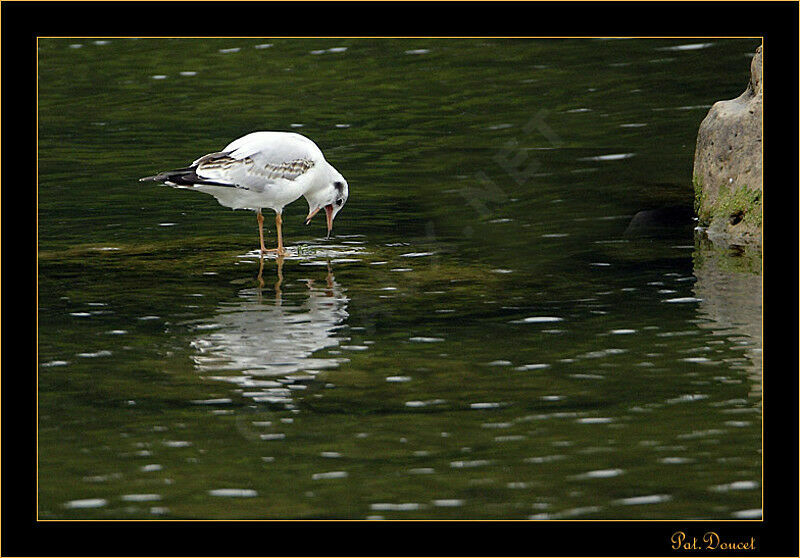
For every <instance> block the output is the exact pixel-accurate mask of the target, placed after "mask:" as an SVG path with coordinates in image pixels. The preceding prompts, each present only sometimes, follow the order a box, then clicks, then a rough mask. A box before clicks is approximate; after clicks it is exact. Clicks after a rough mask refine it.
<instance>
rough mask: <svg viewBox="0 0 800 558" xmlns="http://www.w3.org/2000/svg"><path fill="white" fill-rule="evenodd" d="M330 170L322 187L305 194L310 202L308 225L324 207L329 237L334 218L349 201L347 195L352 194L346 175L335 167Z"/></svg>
mask: <svg viewBox="0 0 800 558" xmlns="http://www.w3.org/2000/svg"><path fill="white" fill-rule="evenodd" d="M330 171H331V172H330V173H328V174H329V176H327V177H326V179H325V180H324V181H323V183H322V186H321V187H320V188H317V189H315V190H312V191H310V192H308V193H307V194H305V198H306V201H307V202H308V216H307V217H306V225H308V224H309V223H310V222H311V219H312V218H313V217H314V215H316V214H317V212H319V210H320V209H324V210H325V218H326V220H327V225H328V237H330V235H331V229H332V228H333V220H334V219H336V215H337V214H338V213H339V212H340V211H341V210H342V208H343V207H344V204H345V203H347V197H348V196H349V194H350V191H349V189H348V186H347V181H346V180H345V179H344V177H343V176H342V175H341V174H339V172H338V171H336V169H334V168H333V167H330Z"/></svg>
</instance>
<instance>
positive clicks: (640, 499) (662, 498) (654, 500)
mask: <svg viewBox="0 0 800 558" xmlns="http://www.w3.org/2000/svg"><path fill="white" fill-rule="evenodd" d="M670 500H672V496H670V495H669V494H650V495H647V496H634V497H632V498H621V499H619V500H615V502H616V503H617V504H621V505H623V506H645V505H651V504H661V503H663V502H669V501H670Z"/></svg>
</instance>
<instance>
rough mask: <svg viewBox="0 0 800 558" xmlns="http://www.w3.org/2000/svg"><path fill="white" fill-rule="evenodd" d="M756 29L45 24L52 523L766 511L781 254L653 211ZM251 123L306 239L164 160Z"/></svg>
mask: <svg viewBox="0 0 800 558" xmlns="http://www.w3.org/2000/svg"><path fill="white" fill-rule="evenodd" d="M705 43H710V44H705ZM757 44H758V43H757V41H755V40H718V39H709V40H672V41H670V40H569V41H562V40H501V39H485V40H478V39H476V40H433V39H415V40H366V39H360V40H357V39H336V40H334V39H330V40H322V39H317V40H312V39H308V40H289V39H274V40H268V39H260V40H257V39H247V40H245V39H227V40H224V39H215V40H168V39H158V40H155V39H146V40H145V39H142V40H130V39H119V40H116V39H115V40H108V41H102V40H100V41H99V44H98V41H97V40H94V39H59V40H40V41H39V52H38V64H39V65H38V69H39V120H38V124H39V185H38V186H39V190H38V219H39V221H38V250H39V259H38V266H39V267H38V296H39V298H38V302H39V314H38V325H39V330H38V354H39V369H38V388H39V397H38V420H39V437H38V451H39V454H38V464H39V467H38V479H39V494H38V506H39V518H40V519H53V518H108V519H114V518H120V519H129V518H150V519H161V518H172V519H175V518H210V519H217V518H219V519H227V518H255V519H260V518H264V519H272V518H279V519H295V518H305V519H335V518H348V519H364V518H385V519H425V518H435V519H452V518H469V519H484V518H485V519H526V518H533V519H559V518H569V519H597V518H603V519H679V518H720V519H730V518H758V517H760V508H761V412H760V410H761V379H760V375H761V357H760V346H761V339H760V308H761V301H760V276H758V275H756V274H754V273H753V270H754V269H758V267H760V261H757V262H756V263H755V264H754V263H753V261H752V259H750V260H747V261H746V262H745V263H744V264H742V265H739V264H736V263H734V264H733V265H729V263H726V262H730V261H731V258H730V257H729V255H728V254H722V255H721V256H720V255H719V250H716V251H714V250H713V249H710V248H708V246H707V243H705V242H703V241H702V238H701V237H700V236H699V235H697V234H696V233H695V231H694V230H693V228H694V223H693V222H692V221H691V220H690V218H684V219H681V220H679V222H678V223H677V224H673V225H672V226H671V227H670V228H668V229H660V230H656V231H655V232H654V231H653V230H650V231H648V230H644V231H642V230H640V229H636V230H633V227H632V228H631V230H629V228H628V225H629V223H630V222H631V219H632V217H633V216H634V215H635V214H636V213H637V212H638V211H640V210H650V209H658V208H664V207H678V208H680V209H683V210H685V211H690V210H691V207H692V203H693V200H692V196H693V191H692V186H691V166H692V158H693V152H694V143H695V137H696V130H697V126H698V124H699V123H700V121H701V120H702V118H703V117H704V116H705V114H706V112H707V110H708V108H709V107H710V105H711V104H713V102H715V101H716V100H720V99H728V98H733V97H735V96H738V95H739V94H740V93H741V91H743V90H744V87H745V85H746V83H747V80H748V78H749V62H750V58H749V55H750V54H751V53H753V52H754V50H755V48H756V46H757ZM76 45H80V47H78V46H76ZM265 45H271V46H265ZM681 45H694V46H691V47H689V48H685V47H682V46H681ZM675 47H680V48H675ZM232 49H238V50H232ZM255 130H287V131H297V132H300V133H303V134H305V135H307V136H308V137H310V138H312V139H313V140H314V141H315V142H317V144H318V145H319V146H320V147H321V148H322V150H323V152H324V153H325V154H326V157H327V158H328V160H329V161H330V162H331V163H332V164H333V165H334V166H335V167H336V168H337V169H338V170H339V171H340V172H342V174H343V175H344V176H345V177H346V178H347V180H348V182H349V184H350V200H349V202H348V204H347V206H346V207H345V208H344V210H343V211H342V212H341V213H340V215H339V217H338V218H337V220H336V223H335V227H334V235H333V237H332V238H331V239H330V240H325V238H324V232H325V231H324V224H323V222H322V219H320V220H319V221H317V222H316V223H313V224H312V225H311V226H309V227H305V226H303V224H302V223H303V218H304V216H305V213H306V211H307V207H306V204H305V202H304V201H303V200H299V201H297V202H295V203H294V204H292V205H290V206H288V207H287V208H286V210H285V212H284V236H285V239H286V243H287V246H288V247H289V249H290V250H291V251H292V252H293V255H292V256H291V257H288V258H286V259H284V260H281V261H277V260H276V259H274V258H269V257H268V258H265V259H264V260H263V261H260V258H259V256H258V253H257V251H255V249H256V247H257V246H258V235H257V225H256V219H255V217H254V215H253V214H252V212H246V211H237V212H234V211H231V210H228V209H225V208H223V207H221V206H219V205H218V204H217V202H216V201H215V200H214V199H213V198H211V197H208V196H205V195H202V194H199V193H195V192H189V191H185V190H174V189H170V188H168V187H165V186H161V185H156V184H150V183H148V184H140V183H138V182H137V179H138V178H139V177H141V176H145V175H148V174H153V173H155V172H157V171H161V170H166V169H169V168H176V167H181V166H184V165H186V164H187V163H189V162H191V161H192V160H194V159H195V158H197V157H198V156H200V155H202V154H204V153H208V152H212V151H217V150H219V149H220V148H222V147H223V146H224V145H226V144H227V143H228V142H229V141H231V140H232V139H234V138H236V137H239V136H241V135H243V134H245V133H247V132H251V131H255ZM267 223H268V224H271V220H270V219H269V218H268V219H267ZM267 242H268V243H274V242H275V240H274V227H270V228H269V238H268V241H267ZM733 261H734V262H740V261H741V259H738V260H737V259H735V258H734V259H733ZM720 293H721V294H720ZM753 293H756V295H755V296H754V295H753Z"/></svg>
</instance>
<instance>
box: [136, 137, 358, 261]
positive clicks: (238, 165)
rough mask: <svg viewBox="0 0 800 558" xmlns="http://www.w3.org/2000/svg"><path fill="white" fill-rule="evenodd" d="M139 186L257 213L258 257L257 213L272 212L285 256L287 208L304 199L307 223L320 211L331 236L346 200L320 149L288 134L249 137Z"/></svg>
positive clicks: (342, 185) (339, 179)
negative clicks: (202, 196)
mask: <svg viewBox="0 0 800 558" xmlns="http://www.w3.org/2000/svg"><path fill="white" fill-rule="evenodd" d="M141 180H142V181H148V180H151V181H155V182H163V183H164V184H167V185H169V186H174V187H176V188H186V189H190V190H198V191H200V192H203V193H206V194H210V195H212V196H214V197H215V198H216V200H217V201H218V202H219V203H220V204H221V205H223V206H225V207H230V208H232V209H251V210H254V211H256V212H257V214H258V217H259V232H260V233H261V238H262V242H261V249H262V251H265V248H264V244H263V231H262V222H263V218H262V217H261V210H262V209H264V208H269V209H272V210H273V211H275V213H276V224H277V227H278V252H279V253H285V251H284V250H283V243H282V237H281V233H280V227H281V213H282V212H283V208H284V207H285V206H286V205H287V204H289V203H291V202H293V201H295V200H296V199H298V198H299V197H300V196H304V197H305V198H306V201H307V202H308V208H309V214H308V217H307V219H306V223H308V221H310V219H311V217H313V216H314V214H316V212H317V211H319V210H320V209H323V208H324V209H325V212H326V215H327V219H328V231H329V232H330V229H331V226H332V223H333V219H334V218H335V217H336V214H337V213H338V212H339V211H340V210H341V209H342V207H343V206H344V204H345V202H346V201H347V198H348V195H349V190H348V185H347V181H346V180H345V179H344V177H343V176H342V175H341V174H340V173H339V171H337V170H336V169H335V168H333V166H332V165H331V164H330V163H328V161H326V160H325V156H324V155H323V154H322V151H321V150H320V149H319V147H317V145H316V144H315V143H314V142H313V141H311V140H310V139H308V138H306V137H305V136H302V135H300V134H296V133H293V132H253V133H251V134H247V135H246V136H243V137H241V138H239V139H237V140H234V141H232V142H231V143H229V144H228V145H227V146H225V147H224V148H223V149H222V151H218V152H215V153H209V154H208V155H204V156H203V157H200V158H199V159H197V160H196V161H194V162H193V163H192V164H191V165H190V166H189V167H187V168H183V169H177V170H174V171H167V172H162V173H159V174H157V175H155V176H149V177H146V178H142V179H141Z"/></svg>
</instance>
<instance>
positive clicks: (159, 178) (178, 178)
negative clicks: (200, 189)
mask: <svg viewBox="0 0 800 558" xmlns="http://www.w3.org/2000/svg"><path fill="white" fill-rule="evenodd" d="M195 169H196V167H187V168H185V169H176V170H171V171H165V172H160V173H158V174H155V175H153V176H145V177H144V178H140V179H139V182H162V183H164V184H166V185H168V186H194V185H196V184H207V185H209V186H228V187H230V186H231V184H224V183H222V182H214V181H212V180H207V179H205V178H200V177H199V176H197V173H195Z"/></svg>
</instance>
